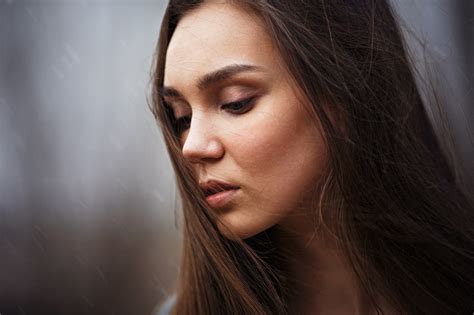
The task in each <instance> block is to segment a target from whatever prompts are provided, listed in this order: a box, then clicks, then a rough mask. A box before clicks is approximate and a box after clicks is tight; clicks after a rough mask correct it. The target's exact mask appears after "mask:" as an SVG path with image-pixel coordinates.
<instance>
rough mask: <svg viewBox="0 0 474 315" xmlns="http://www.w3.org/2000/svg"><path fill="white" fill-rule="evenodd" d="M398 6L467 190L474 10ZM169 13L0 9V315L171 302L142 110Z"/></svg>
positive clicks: (90, 5) (116, 0)
mask: <svg viewBox="0 0 474 315" xmlns="http://www.w3.org/2000/svg"><path fill="white" fill-rule="evenodd" d="M393 2H394V4H395V6H396V8H397V10H398V12H399V14H400V16H401V17H402V18H403V24H404V25H405V29H411V30H412V32H407V33H406V34H407V36H408V38H409V41H410V43H411V44H412V49H413V52H414V55H415V56H416V58H415V59H416V61H417V63H418V64H419V66H420V69H422V71H424V70H423V67H424V65H426V63H425V62H424V60H427V59H424V56H425V55H426V52H428V54H429V56H430V59H429V60H430V65H433V68H434V69H436V70H437V71H438V72H439V74H441V77H442V78H444V79H442V80H440V81H437V84H438V88H439V91H440V92H441V93H442V94H443V95H444V96H445V97H446V98H447V99H448V100H449V102H448V107H447V108H446V111H447V112H448V118H449V120H450V122H451V124H452V127H451V131H452V134H453V137H454V139H455V142H456V148H457V151H458V153H459V161H460V163H461V165H462V167H463V174H464V176H465V180H466V182H467V183H468V185H470V186H469V187H471V188H472V187H474V185H473V178H474V163H473V162H472V161H474V159H473V158H474V153H473V144H472V143H473V140H472V139H473V132H472V127H470V125H472V123H473V122H474V109H473V87H474V85H473V82H474V78H473V73H474V62H473V58H472V56H474V47H473V45H474V0H465V1H461V0H458V1H456V0H397V1H395V0H394V1H393ZM164 6H165V1H160V0H154V1H152V0H67V1H66V0H63V1H60V0H0V261H1V265H0V313H1V314H2V315H5V314H45V313H47V314H150V313H151V312H152V310H153V309H154V307H155V305H156V304H157V303H158V302H160V301H161V300H162V299H163V298H164V297H165V296H166V295H167V294H169V293H170V292H171V291H172V289H173V285H174V280H175V278H176V274H177V270H178V263H179V249H180V248H179V244H180V236H179V232H178V228H177V227H176V225H175V213H174V206H175V203H176V198H177V197H176V192H175V188H174V185H175V184H174V178H173V174H172V171H171V164H170V162H169V158H168V157H167V155H166V151H165V148H164V145H163V140H162V137H161V134H160V132H159V130H158V128H157V126H156V125H155V122H154V120H153V116H152V115H151V113H150V112H149V110H148V106H147V102H146V95H147V93H148V91H149V72H150V65H151V61H152V54H153V50H154V47H155V43H156V40H157V36H158V32H159V25H160V20H161V17H162V14H163V8H164ZM413 34H416V37H417V38H421V39H422V40H423V43H424V48H422V46H421V45H419V43H417V42H416V41H414V40H413V38H414V37H413ZM469 128H470V129H469Z"/></svg>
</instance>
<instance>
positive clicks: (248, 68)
mask: <svg viewBox="0 0 474 315" xmlns="http://www.w3.org/2000/svg"><path fill="white" fill-rule="evenodd" d="M263 70H264V69H263V68H262V67H259V66H255V65H247V64H232V65H228V66H225V67H222V68H220V69H218V70H216V71H213V72H211V73H208V74H205V75H204V76H202V77H201V78H199V80H198V83H197V87H198V88H199V90H204V89H205V88H206V87H208V86H209V85H212V84H216V83H218V82H220V81H224V80H227V79H229V78H231V77H232V76H234V75H237V74H239V73H242V72H260V71H263ZM160 95H161V96H162V97H166V96H168V97H182V94H181V93H179V92H178V90H176V89H175V88H172V87H167V86H162V87H161V88H160Z"/></svg>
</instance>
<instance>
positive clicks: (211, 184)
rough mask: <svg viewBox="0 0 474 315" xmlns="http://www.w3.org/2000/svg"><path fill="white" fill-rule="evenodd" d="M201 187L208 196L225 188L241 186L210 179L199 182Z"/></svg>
mask: <svg viewBox="0 0 474 315" xmlns="http://www.w3.org/2000/svg"><path fill="white" fill-rule="evenodd" d="M199 187H201V190H202V191H203V193H204V195H206V197H207V196H210V195H212V194H215V193H218V192H221V191H224V190H231V189H237V188H239V186H236V185H233V184H230V183H226V182H221V181H218V180H208V181H205V182H201V183H199Z"/></svg>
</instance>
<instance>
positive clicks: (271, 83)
mask: <svg viewBox="0 0 474 315" xmlns="http://www.w3.org/2000/svg"><path fill="white" fill-rule="evenodd" d="M236 65H241V66H240V68H239V67H237V68H236V67H235V66H236ZM242 65H245V66H242ZM226 67H227V68H226ZM229 67H230V68H229ZM232 67H233V68H232ZM222 69H233V70H236V69H237V70H239V71H237V72H235V73H234V74H233V75H231V76H228V77H226V78H225V79H224V80H220V81H219V80H217V81H216V80H214V81H215V82H211V84H207V83H209V80H208V81H207V83H206V84H204V82H206V80H205V78H206V76H207V78H209V76H208V75H209V74H210V73H214V74H215V73H216V71H218V70H222ZM214 79H215V77H214ZM211 81H212V80H211ZM164 86H165V87H166V88H167V89H168V90H169V91H171V90H172V91H174V92H178V93H170V95H168V96H166V98H165V101H166V102H167V103H168V104H170V106H171V107H172V108H173V112H174V115H175V117H176V118H177V119H178V118H182V117H185V116H189V118H190V125H189V126H186V127H185V128H183V130H182V133H181V142H182V153H183V156H184V157H185V158H186V159H188V160H189V161H190V162H192V163H193V166H194V170H195V171H196V173H197V174H198V176H199V178H200V179H202V180H205V179H209V178H213V179H218V180H223V181H226V182H230V183H232V184H235V185H238V186H239V187H240V190H239V193H238V195H236V197H235V198H234V199H233V200H232V202H230V203H229V204H228V206H227V207H226V208H225V209H220V212H219V216H220V217H219V219H220V220H221V222H222V224H220V225H219V228H220V229H222V233H224V234H226V228H228V229H230V230H231V231H232V233H234V235H237V236H238V237H241V238H247V237H250V236H253V235H255V234H257V233H260V232H262V231H264V230H266V229H268V228H270V227H273V226H278V227H279V229H280V234H279V237H280V241H281V245H282V250H286V251H289V252H290V253H291V255H292V257H294V260H293V262H292V263H291V264H290V265H289V266H288V268H289V271H290V275H291V278H292V279H293V283H292V286H293V289H294V291H295V292H298V293H297V294H295V295H294V297H293V298H292V300H291V301H290V303H291V305H290V309H291V310H292V313H294V314H316V313H317V314H322V315H324V314H332V315H335V314H341V315H342V314H344V315H346V314H360V315H362V314H364V315H367V314H369V313H370V311H371V310H370V309H369V306H368V303H367V299H366V298H365V297H364V295H363V294H362V291H361V290H360V289H359V288H358V285H357V282H356V280H355V278H354V275H353V274H352V271H351V269H350V268H349V266H348V265H347V263H346V262H345V261H343V260H342V259H341V256H342V255H340V252H338V250H337V246H335V240H334V239H332V238H331V237H330V236H329V234H328V233H325V231H318V233H316V234H314V230H315V228H316V227H315V225H313V224H312V221H311V220H308V219H307V218H306V217H305V216H304V215H302V213H303V211H302V209H303V208H302V207H304V205H308V204H310V203H311V200H312V197H313V195H314V191H313V190H311V189H303V188H306V187H316V186H318V184H319V181H320V178H321V174H322V171H323V170H324V169H325V167H326V163H327V156H326V153H327V152H326V147H325V144H324V141H323V137H322V134H321V133H320V131H319V128H318V123H317V122H315V121H314V119H310V118H309V115H307V112H306V111H305V104H304V102H305V100H304V99H302V97H301V96H300V95H299V93H298V87H297V86H296V85H295V84H294V82H293V81H292V80H291V76H290V74H289V73H288V72H287V70H286V67H285V66H284V64H283V62H282V60H281V56H280V55H279V53H278V51H277V50H276V49H275V48H274V46H273V44H272V41H271V39H270V38H269V36H268V34H267V33H266V31H265V29H264V27H263V26H262V24H261V22H260V21H259V20H258V18H256V17H255V16H252V15H250V14H248V13H247V12H245V11H243V10H241V9H239V8H237V7H235V6H232V5H230V4H226V3H222V2H220V3H218V2H215V1H208V2H206V3H205V4H203V5H201V6H199V7H198V8H197V9H195V10H193V11H191V12H189V13H188V14H187V15H185V16H184V17H183V18H182V19H181V20H180V22H179V24H178V26H177V29H176V31H175V33H174V35H173V38H172V39H171V42H170V45H169V49H168V52H167V59H166V65H165V77H164ZM171 94H172V95H171ZM249 98H253V99H254V101H252V102H253V103H251V104H252V106H250V107H249V108H250V109H248V110H247V111H246V112H245V113H236V112H235V111H230V110H229V109H228V108H224V107H223V106H222V104H228V103H231V102H238V101H242V100H244V99H249ZM306 105H307V104H306ZM387 314H389V313H387Z"/></svg>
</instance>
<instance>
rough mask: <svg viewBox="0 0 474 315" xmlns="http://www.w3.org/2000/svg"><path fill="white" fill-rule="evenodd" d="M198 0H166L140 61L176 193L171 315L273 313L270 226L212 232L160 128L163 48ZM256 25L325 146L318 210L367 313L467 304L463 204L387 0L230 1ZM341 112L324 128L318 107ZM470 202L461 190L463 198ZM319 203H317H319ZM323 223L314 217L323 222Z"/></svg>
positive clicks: (174, 147)
mask: <svg viewBox="0 0 474 315" xmlns="http://www.w3.org/2000/svg"><path fill="white" fill-rule="evenodd" d="M202 2H203V1H197V0H171V1H170V3H169V5H168V7H167V9H166V12H165V15H164V19H163V23H162V27H161V33H160V38H159V42H158V46H157V53H156V56H155V57H156V59H155V64H154V68H153V81H152V82H153V87H152V89H153V90H152V97H153V103H152V106H151V110H152V112H153V114H154V115H155V118H156V119H157V121H158V122H159V124H160V126H161V129H162V131H163V134H164V138H165V142H166V146H167V149H168V152H169V154H170V156H171V161H172V164H173V167H174V170H175V172H176V176H177V183H178V188H179V191H180V195H181V199H182V211H183V223H184V224H183V231H182V232H183V247H182V258H181V266H180V275H179V279H178V285H177V292H176V295H177V302H176V304H175V306H174V311H175V313H177V314H287V313H289V312H291V310H288V306H287V294H288V291H287V289H286V286H285V283H286V281H287V278H288V276H289V275H287V274H285V269H284V267H283V266H284V259H285V257H283V256H281V255H279V251H278V243H277V242H276V241H275V239H274V238H273V236H272V229H270V230H268V231H265V232H262V233H260V234H259V235H257V236H255V237H252V238H250V239H247V240H245V241H243V240H239V239H233V240H232V239H229V238H225V237H223V236H222V234H221V233H220V232H219V230H218V229H217V225H216V220H217V218H216V217H215V216H214V214H213V213H212V211H210V209H208V207H207V205H206V202H205V199H204V196H203V195H202V192H201V191H200V189H199V187H198V185H197V180H196V178H195V177H194V175H193V173H192V170H191V168H190V165H189V164H188V163H187V162H186V161H185V160H184V159H183V157H182V154H181V147H180V145H179V143H178V141H177V138H176V135H175V134H174V133H173V124H174V120H173V115H172V112H171V111H170V109H169V108H168V107H167V106H166V105H165V104H164V102H163V100H162V99H161V97H160V93H159V89H160V87H162V85H163V75H164V64H165V57H166V51H167V47H168V43H169V41H170V39H171V37H172V35H173V32H174V30H175V28H176V26H177V24H178V23H179V21H180V18H181V17H182V16H184V15H185V14H186V13H188V12H189V11H190V10H194V9H196V8H198V7H199V5H200V4H201V3H202ZM233 3H234V4H235V5H238V6H241V7H244V8H245V9H247V10H249V11H248V12H252V13H253V14H256V15H257V16H258V17H259V18H260V19H261V20H262V21H263V22H264V25H265V26H266V30H267V32H268V33H269V35H270V36H271V38H272V40H273V42H274V44H275V46H276V47H277V48H278V50H279V52H280V54H281V56H282V57H283V60H284V61H285V64H286V66H287V68H288V70H289V73H291V75H292V76H293V79H294V80H295V82H296V83H297V85H298V86H299V88H300V90H301V91H302V93H303V95H305V96H306V97H307V98H308V99H309V100H311V102H310V103H311V106H310V108H308V110H309V111H310V113H311V114H312V115H314V118H315V120H316V119H318V120H319V122H320V123H321V125H322V128H323V131H324V136H325V141H326V145H327V149H328V154H329V162H330V163H329V166H328V170H327V172H326V173H325V174H326V175H325V185H324V187H325V189H324V194H321V195H320V196H318V198H320V201H319V203H318V205H319V207H318V208H317V209H315V211H319V213H320V214H322V215H323V217H324V216H330V217H331V219H329V220H328V221H330V222H336V225H334V226H333V227H332V229H333V231H332V232H333V233H334V234H335V235H337V237H338V239H340V240H341V246H342V248H343V250H344V253H345V256H346V258H347V261H348V262H349V263H350V266H351V268H352V269H353V271H354V273H355V274H356V276H357V278H358V280H359V281H360V283H361V286H362V288H363V289H364V290H365V292H366V293H367V295H368V296H369V297H371V299H372V302H373V304H374V307H375V309H376V310H377V311H378V312H379V311H380V307H379V305H377V298H376V297H380V296H382V297H383V298H384V299H385V300H386V301H388V302H389V303H390V304H391V305H393V306H394V307H395V308H396V309H398V311H400V312H401V313H403V314H461V313H466V314H471V313H472V312H473V311H474V303H473V300H474V208H473V205H472V200H470V199H468V195H467V194H466V192H463V190H462V187H461V185H460V184H459V182H458V179H457V177H456V176H455V174H456V172H455V171H454V164H452V162H450V160H449V159H448V158H447V151H446V150H445V149H444V148H442V147H441V146H440V143H441V142H440V140H439V139H438V138H437V137H436V134H435V132H434V130H433V127H432V126H431V124H430V121H429V119H428V115H427V113H426V108H425V106H430V105H431V104H424V103H423V100H422V98H421V97H420V92H419V90H418V88H417V85H416V82H415V78H414V74H413V71H414V70H413V68H412V66H411V63H410V60H409V57H408V55H407V52H406V48H405V43H404V42H403V40H402V36H401V34H400V30H399V28H398V25H397V23H396V20H395V16H394V13H393V12H392V9H391V8H390V6H389V4H388V2H387V0H314V1H304V0H292V1H283V0H253V1H252V0H249V1H244V0H241V1H233ZM327 104H330V106H331V107H333V108H335V109H336V111H337V112H338V113H340V117H342V121H343V125H344V130H343V131H341V128H337V127H336V126H335V125H334V124H333V123H332V120H331V119H329V115H328V113H327V111H326V108H327V106H324V105H327ZM469 198H470V197H469ZM325 209H327V210H325ZM326 219H327V218H326Z"/></svg>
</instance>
